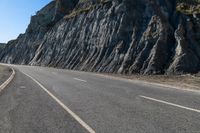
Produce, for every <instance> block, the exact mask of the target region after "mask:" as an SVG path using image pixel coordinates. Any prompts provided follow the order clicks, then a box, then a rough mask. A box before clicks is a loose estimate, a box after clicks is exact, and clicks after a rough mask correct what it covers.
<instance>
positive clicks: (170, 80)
mask: <svg viewBox="0 0 200 133" xmlns="http://www.w3.org/2000/svg"><path fill="white" fill-rule="evenodd" d="M109 75H110V74H109ZM111 76H114V77H116V76H117V77H122V78H126V79H133V80H140V81H145V82H150V83H158V84H164V85H170V86H175V87H179V88H186V89H195V90H200V74H196V75H129V76H128V75H119V74H117V75H116V74H111Z"/></svg>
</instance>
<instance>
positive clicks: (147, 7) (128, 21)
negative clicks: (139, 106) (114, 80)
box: [0, 0, 200, 74]
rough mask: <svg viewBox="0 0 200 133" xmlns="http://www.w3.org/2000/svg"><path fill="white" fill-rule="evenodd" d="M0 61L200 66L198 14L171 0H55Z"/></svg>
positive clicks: (107, 67)
mask: <svg viewBox="0 0 200 133" xmlns="http://www.w3.org/2000/svg"><path fill="white" fill-rule="evenodd" d="M0 60H1V62H6V63H16V64H29V65H41V66H51V67H59V68H66V69H75V70H83V71H94V72H109V73H123V74H133V73H140V74H183V73H197V72H198V71H200V19H199V16H198V14H197V15H195V17H194V16H192V15H185V14H182V13H178V12H176V1H175V0H56V1H53V2H51V3H50V4H48V5H47V6H46V7H44V8H43V9H42V10H40V11H39V12H37V14H36V15H35V16H33V17H32V19H31V23H30V25H29V27H28V29H27V31H26V33H25V34H22V35H20V36H19V37H18V38H17V39H16V40H13V41H10V42H9V43H8V44H7V45H6V47H5V48H4V49H3V50H2V51H1V53H0Z"/></svg>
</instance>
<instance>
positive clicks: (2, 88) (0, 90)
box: [0, 68, 15, 92]
mask: <svg viewBox="0 0 200 133" xmlns="http://www.w3.org/2000/svg"><path fill="white" fill-rule="evenodd" d="M11 69H12V74H11V75H10V77H9V78H8V79H7V80H6V81H5V82H4V83H3V84H1V86H0V92H2V91H3V90H4V89H5V88H6V86H7V85H8V84H9V83H10V82H11V81H12V80H13V78H14V76H15V70H14V69H13V68H11Z"/></svg>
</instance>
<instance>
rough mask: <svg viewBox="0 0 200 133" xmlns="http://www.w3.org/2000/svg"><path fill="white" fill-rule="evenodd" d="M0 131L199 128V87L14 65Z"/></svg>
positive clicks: (2, 99) (166, 132) (172, 131)
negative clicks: (180, 87) (181, 87)
mask: <svg viewBox="0 0 200 133" xmlns="http://www.w3.org/2000/svg"><path fill="white" fill-rule="evenodd" d="M12 67H13V68H14V69H15V70H16V76H15V78H14V80H13V81H12V82H11V83H10V84H9V86H7V88H6V89H5V90H4V91H3V92H1V94H0V133H88V132H89V133H94V132H96V133H200V93H199V92H192V91H191V92H190V91H183V90H178V89H172V88H163V87H159V86H152V85H146V84H142V82H141V83H140V82H130V81H125V80H120V79H119V80H118V79H113V78H109V77H104V76H100V75H97V74H92V73H85V72H77V71H69V70H62V69H53V68H45V67H33V66H19V65H15V66H12Z"/></svg>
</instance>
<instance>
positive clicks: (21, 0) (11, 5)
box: [0, 0, 51, 43]
mask: <svg viewBox="0 0 200 133" xmlns="http://www.w3.org/2000/svg"><path fill="white" fill-rule="evenodd" d="M50 1H51V0H0V43H6V42H8V41H9V40H12V39H15V38H17V36H18V35H19V34H20V33H24V32H25V30H26V28H27V26H28V24H29V22H30V17H31V15H35V13H36V12H37V11H38V10H40V9H41V8H42V7H44V6H45V5H46V4H48V3H49V2H50Z"/></svg>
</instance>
